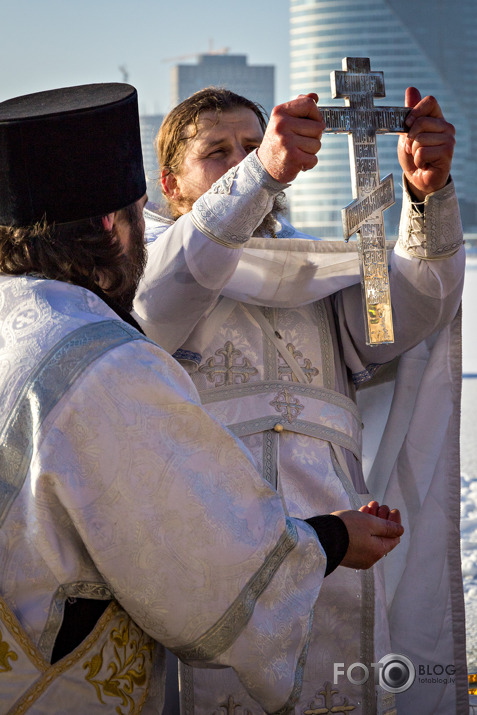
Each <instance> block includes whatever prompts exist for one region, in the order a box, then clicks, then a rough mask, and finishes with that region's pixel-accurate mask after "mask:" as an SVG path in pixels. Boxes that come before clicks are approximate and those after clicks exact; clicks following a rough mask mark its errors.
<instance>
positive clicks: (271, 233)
mask: <svg viewBox="0 0 477 715" xmlns="http://www.w3.org/2000/svg"><path fill="white" fill-rule="evenodd" d="M286 211H287V200H286V197H285V194H284V193H283V191H281V192H280V193H279V194H277V195H276V196H275V198H274V199H273V206H272V210H271V211H270V213H268V214H267V215H266V216H265V218H264V219H263V221H262V223H261V224H260V225H259V226H258V227H257V228H256V229H255V231H254V232H253V235H254V236H260V237H262V238H276V237H277V236H276V233H275V229H276V222H277V221H278V216H279V214H285V213H286Z"/></svg>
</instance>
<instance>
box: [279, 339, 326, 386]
mask: <svg viewBox="0 0 477 715" xmlns="http://www.w3.org/2000/svg"><path fill="white" fill-rule="evenodd" d="M287 350H288V352H289V353H291V354H292V356H293V357H294V358H295V360H296V361H297V362H298V358H302V357H303V353H301V352H300V351H299V350H296V349H295V346H294V345H293V343H288V344H287ZM298 364H299V365H300V363H299V362H298ZM300 367H301V369H302V370H303V372H304V374H305V377H306V379H307V380H308V382H311V381H312V380H313V378H314V377H316V375H318V374H319V370H318V368H316V367H313V365H312V363H311V360H310V359H309V358H303V365H300ZM278 376H279V378H280V380H286V379H288V380H290V381H291V382H299V379H298V378H297V376H296V375H295V373H294V372H293V370H292V369H291V367H290V366H289V365H287V363H286V362H285V358H283V357H282V356H281V355H279V356H278Z"/></svg>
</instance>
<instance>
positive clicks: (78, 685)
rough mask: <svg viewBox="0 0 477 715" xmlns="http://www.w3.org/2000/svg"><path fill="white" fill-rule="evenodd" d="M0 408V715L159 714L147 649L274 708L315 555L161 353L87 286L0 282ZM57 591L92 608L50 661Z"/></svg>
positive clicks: (317, 569) (294, 650)
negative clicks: (96, 611) (86, 631)
mask: <svg viewBox="0 0 477 715" xmlns="http://www.w3.org/2000/svg"><path fill="white" fill-rule="evenodd" d="M0 405H1V419H0V423H1V424H0V432H1V436H0V539H1V550H0V560H1V561H0V563H1V568H0V710H1V712H2V713H3V714H4V715H6V714H7V713H8V714H9V715H13V714H14V713H15V715H19V714H20V713H23V712H27V711H28V712H30V713H35V714H38V715H39V714H40V713H41V714H42V715H51V713H60V712H61V713H77V714H78V715H80V714H81V715H84V713H88V714H90V715H93V714H94V713H111V712H117V713H131V714H132V713H138V712H140V711H143V712H148V713H160V712H161V710H162V704H163V682H162V681H163V656H164V648H163V646H166V647H167V648H169V649H170V650H172V652H174V653H175V654H176V655H177V656H178V657H180V658H181V659H183V660H184V661H185V662H188V663H190V664H192V665H204V664H207V665H212V666H219V667H220V666H222V667H223V666H232V667H233V668H236V672H237V674H238V676H239V677H240V679H241V681H242V682H243V683H244V686H245V687H246V688H247V689H248V690H249V691H250V693H251V694H252V695H253V697H254V698H256V699H257V700H258V701H259V702H261V704H262V707H263V708H264V709H265V710H266V711H267V712H285V711H286V710H287V703H289V702H290V698H293V695H294V693H295V692H296V691H297V689H299V685H300V681H301V675H302V669H303V662H304V654H305V653H306V648H307V644H308V639H309V633H310V628H311V620H312V612H313V607H314V604H315V601H316V598H317V596H318V593H319V589H320V585H321V582H322V578H323V573H324V569H325V566H326V558H325V556H324V553H323V550H322V548H321V546H320V544H319V541H318V539H317V537H316V534H315V532H314V530H313V529H312V528H311V527H310V526H309V525H308V524H306V523H305V522H302V521H300V520H297V519H294V518H292V517H289V516H288V515H286V514H285V513H284V511H283V507H282V504H281V500H280V498H279V496H278V495H277V493H276V491H274V490H273V489H271V488H270V487H269V485H268V484H267V483H266V482H265V481H264V480H263V479H262V478H261V476H260V475H259V474H258V473H257V471H256V470H255V468H254V466H253V464H252V460H251V457H250V455H249V454H248V453H247V452H246V450H245V449H244V448H243V446H242V445H241V444H240V442H239V441H238V440H235V439H234V437H233V436H232V435H231V434H230V433H229V432H227V431H226V430H224V429H223V428H222V427H221V426H220V425H218V424H217V422H216V421H215V420H214V419H213V418H212V417H210V416H209V415H207V414H206V413H205V412H204V410H203V408H202V407H201V406H200V404H199V400H198V396H197V392H196V390H195V388H194V386H193V384H192V382H191V381H190V379H189V377H188V376H187V375H186V373H185V372H184V370H183V369H182V368H181V367H180V366H179V365H178V364H177V362H176V361H175V360H173V359H172V358H171V357H170V356H169V355H167V354H166V353H165V352H164V351H162V350H161V349H160V348H159V347H158V346H157V345H155V344H154V343H152V341H150V340H147V339H146V338H145V337H144V336H142V335H141V334H140V333H139V332H138V331H137V330H135V329H134V328H131V327H130V326H129V325H127V324H126V323H124V322H123V321H121V320H119V319H118V318H117V316H116V315H115V313H113V312H112V311H111V310H110V308H108V307H107V306H106V304H105V303H104V302H103V301H102V300H101V299H100V298H98V297H97V296H95V295H94V294H92V293H91V292H89V291H88V290H85V289H83V288H79V287H77V286H73V285H70V284H66V283H61V282H57V281H50V280H44V279H40V278H35V277H29V276H23V277H16V276H14V277H13V276H1V277H0ZM75 598H82V599H88V598H89V599H96V600H97V599H99V600H111V601H112V603H111V605H110V606H109V607H108V608H107V610H106V611H105V613H104V614H103V616H102V617H101V618H100V620H99V622H98V623H97V625H96V627H95V628H94V630H93V631H92V633H91V634H90V635H89V636H88V637H87V638H86V639H85V640H84V641H83V642H82V643H81V644H80V645H78V647H77V648H75V649H74V650H73V651H72V653H70V654H69V655H67V656H65V657H63V658H62V659H61V660H59V661H58V662H56V663H55V664H54V665H50V661H51V655H52V649H53V646H54V643H55V639H56V636H57V634H58V632H59V629H60V626H61V622H62V618H63V611H64V607H65V601H66V600H67V599H75ZM284 624H286V626H284ZM154 654H155V660H154ZM257 674H258V677H257Z"/></svg>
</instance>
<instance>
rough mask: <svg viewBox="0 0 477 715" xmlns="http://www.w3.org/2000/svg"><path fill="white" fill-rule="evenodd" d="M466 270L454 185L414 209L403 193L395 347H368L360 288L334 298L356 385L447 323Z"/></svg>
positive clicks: (395, 264)
mask: <svg viewBox="0 0 477 715" xmlns="http://www.w3.org/2000/svg"><path fill="white" fill-rule="evenodd" d="M464 269H465V250H464V246H463V235H462V225H461V221H460V214H459V207H458V202H457V197H456V194H455V189H454V184H453V182H450V183H449V184H448V185H447V186H445V187H444V188H443V189H441V190H440V191H436V192H435V193H434V194H430V195H429V196H427V197H426V200H425V201H424V202H423V203H422V204H418V205H416V204H413V202H412V200H411V197H410V195H409V193H408V191H407V190H405V192H404V197H403V207H402V213H401V223H400V229H399V240H398V242H397V244H396V247H395V249H394V251H393V253H392V257H391V263H390V273H389V280H390V288H391V301H392V309H393V324H394V344H392V345H383V346H374V347H370V346H367V345H366V343H365V333H364V317H363V309H362V302H361V293H360V290H361V289H360V286H359V285H355V286H351V287H349V288H346V289H344V290H343V291H341V292H340V293H339V294H337V296H336V302H335V304H336V308H337V313H338V321H339V326H340V334H341V339H342V342H343V349H344V358H345V361H346V364H347V365H348V367H349V368H350V369H351V372H352V374H353V379H354V381H355V384H356V385H359V384H361V383H362V382H365V381H367V380H369V379H370V378H371V377H372V376H373V374H374V373H375V371H376V369H377V368H378V367H379V366H380V365H381V364H383V363H386V362H389V361H391V360H392V359H393V358H394V357H396V356H397V355H400V354H402V353H403V352H404V351H406V350H409V349H410V348H412V347H413V346H415V345H417V344H418V343H419V342H421V341H422V340H424V339H425V338H427V337H429V336H430V335H432V334H434V333H435V332H436V331H438V330H439V329H441V328H442V327H444V326H445V325H447V324H448V323H450V321H451V320H452V318H453V317H454V316H455V314H456V312H457V309H458V307H459V305H460V300H461V295H462V287H463V281H464Z"/></svg>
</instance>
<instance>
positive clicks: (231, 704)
mask: <svg viewBox="0 0 477 715" xmlns="http://www.w3.org/2000/svg"><path fill="white" fill-rule="evenodd" d="M219 708H220V709H219V710H216V711H215V713H214V715H252V713H251V712H250V710H248V709H247V710H242V709H240V711H238V710H237V708H242V705H241V704H240V703H236V702H235V701H234V697H233V695H229V698H228V700H227V702H226V703H222V705H219Z"/></svg>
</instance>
